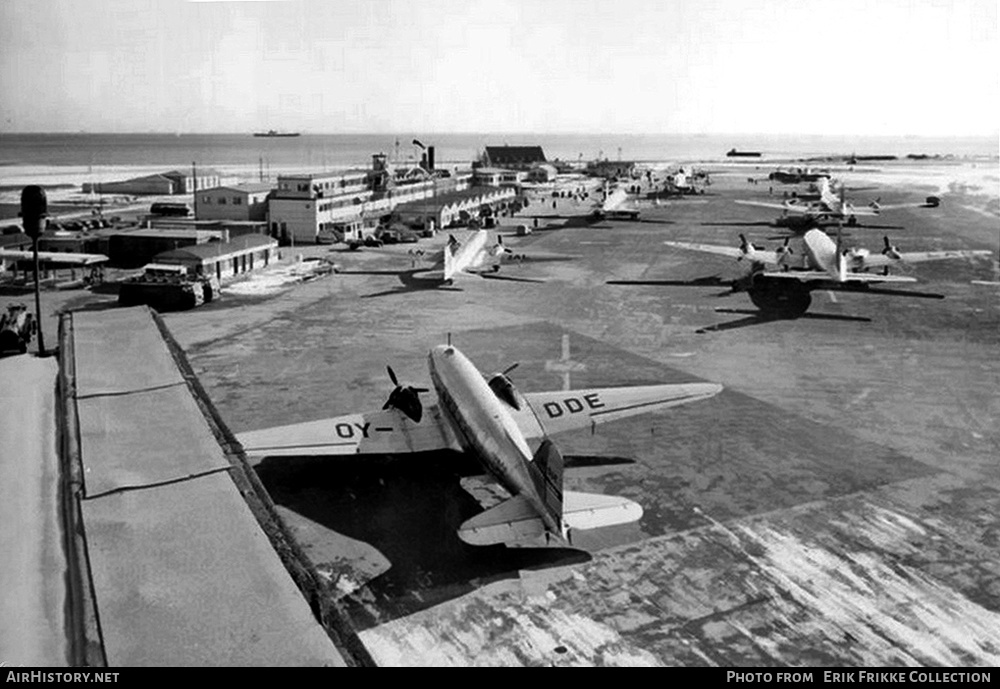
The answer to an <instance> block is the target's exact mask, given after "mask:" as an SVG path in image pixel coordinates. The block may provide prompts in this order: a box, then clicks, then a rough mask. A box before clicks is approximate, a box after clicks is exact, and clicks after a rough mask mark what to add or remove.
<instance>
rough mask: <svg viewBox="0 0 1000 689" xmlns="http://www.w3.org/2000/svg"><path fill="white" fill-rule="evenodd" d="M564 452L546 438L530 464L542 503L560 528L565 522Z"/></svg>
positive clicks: (532, 477) (532, 476)
mask: <svg viewBox="0 0 1000 689" xmlns="http://www.w3.org/2000/svg"><path fill="white" fill-rule="evenodd" d="M564 466H565V460H563V456H562V453H560V452H559V449H558V448H557V447H556V446H555V444H554V443H553V442H552V441H551V440H548V439H546V440H544V441H543V442H542V444H541V445H540V446H539V447H538V451H537V452H535V456H534V457H532V459H531V462H530V463H529V464H528V467H529V471H530V472H531V479H532V481H533V482H534V484H535V488H536V490H537V491H538V494H539V495H540V496H541V497H542V503H543V504H544V505H545V509H546V511H547V512H548V513H549V516H551V517H552V518H553V519H554V520H555V521H556V523H557V524H558V525H559V528H560V529H562V524H563V518H562V517H563V468H564Z"/></svg>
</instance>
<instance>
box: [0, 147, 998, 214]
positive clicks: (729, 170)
mask: <svg viewBox="0 0 1000 689" xmlns="http://www.w3.org/2000/svg"><path fill="white" fill-rule="evenodd" d="M682 163H683V164H686V165H693V166H696V167H699V168H703V169H706V170H709V171H711V172H712V174H714V175H733V176H737V177H739V176H747V177H756V178H762V177H766V175H767V173H769V172H770V171H773V170H774V169H776V168H779V167H789V164H787V163H783V162H780V161H767V160H760V161H753V162H752V163H751V162H739V163H733V162H730V161H718V160H706V161H661V162H657V163H646V164H644V167H648V168H652V169H666V168H670V167H673V166H677V165H679V164H682ZM792 166H793V167H794V165H792ZM350 167H357V166H342V167H338V168H327V169H328V170H332V169H348V168H350ZM817 167H823V166H817ZM170 169H172V168H170V167H169V166H166V165H155V164H149V165H106V166H85V165H66V166H43V165H8V166H3V167H0V187H3V188H5V190H4V191H0V203H4V204H16V203H18V202H19V200H20V188H21V187H23V186H26V185H29V184H37V185H40V186H42V187H45V188H46V191H47V194H48V198H49V202H50V203H53V202H54V203H61V204H70V205H73V206H79V207H80V208H81V209H84V210H89V209H90V208H91V207H92V206H93V205H96V204H97V203H98V202H99V201H101V200H102V199H100V197H99V196H98V195H97V194H85V193H84V192H83V191H82V185H83V184H86V183H99V182H114V181H121V180H126V179H130V178H133V177H140V176H144V175H152V174H157V173H162V172H167V171H168V170H170ZM215 169H217V170H218V171H219V172H220V173H221V174H222V176H223V177H224V178H227V179H229V180H232V182H233V183H237V182H255V181H259V178H260V170H259V168H258V167H257V166H251V165H243V166H225V167H219V168H215ZM321 169H322V168H315V170H317V171H319V170H321ZM830 169H831V170H832V171H833V174H834V176H835V177H836V178H839V179H844V180H847V181H848V182H849V183H854V184H858V183H863V184H880V185H889V186H894V187H911V188H919V189H921V190H926V191H927V193H931V194H936V195H943V194H947V193H963V194H970V195H976V196H979V195H985V196H987V197H991V198H1000V160H997V159H989V160H987V159H942V160H932V161H902V160H901V161H896V162H889V163H885V164H882V165H879V166H878V167H873V166H867V165H866V166H859V167H856V168H853V169H852V168H844V166H831V167H830ZM302 171H303V168H302V167H300V166H292V167H287V168H275V167H271V168H268V169H267V170H266V173H269V175H270V178H271V179H272V180H274V179H276V178H277V176H278V175H279V174H290V173H296V172H302ZM779 188H782V187H779ZM787 188H792V187H787ZM158 198H159V197H156V196H134V195H123V194H106V195H104V198H103V203H104V204H105V208H108V207H111V208H114V207H120V206H123V205H126V204H135V203H145V202H147V201H148V202H150V203H151V202H152V201H154V200H157V199H158ZM164 198H168V199H169V198H173V199H178V198H183V195H178V196H174V197H164Z"/></svg>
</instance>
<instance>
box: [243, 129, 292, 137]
mask: <svg viewBox="0 0 1000 689" xmlns="http://www.w3.org/2000/svg"><path fill="white" fill-rule="evenodd" d="M253 135H254V136H299V132H279V131H277V130H274V129H268V130H267V131H266V132H254V133H253Z"/></svg>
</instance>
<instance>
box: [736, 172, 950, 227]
mask: <svg viewBox="0 0 1000 689" xmlns="http://www.w3.org/2000/svg"><path fill="white" fill-rule="evenodd" d="M817 190H818V191H817V195H818V200H817V201H815V202H812V203H803V202H801V201H799V200H798V199H794V198H793V199H789V200H787V201H783V202H782V203H771V202H769V201H745V200H738V201H736V203H739V204H742V205H744V206H759V207H760V208H773V209H775V210H780V211H781V212H782V216H787V215H789V214H792V215H801V216H805V217H807V218H809V220H810V221H824V220H834V221H837V222H843V223H844V224H846V225H856V224H857V222H858V217H859V216H868V217H870V216H875V215H879V214H880V213H881V212H882V211H887V210H894V209H897V208H937V207H938V206H939V205H941V199H939V198H938V197H937V196H928V197H927V199H926V200H925V201H924V202H923V203H899V204H894V205H890V206H886V205H881V204H879V202H878V201H877V200H876V201H872V202H871V203H870V204H868V205H867V206H856V205H854V204H853V203H849V202H848V201H847V200H846V199H845V194H846V191H847V189H846V187H845V186H844V185H841V186H840V192H839V194H838V193H836V192H834V190H833V187H832V186H831V184H830V180H829V178H827V177H823V178H821V179H820V180H819V181H818V183H817Z"/></svg>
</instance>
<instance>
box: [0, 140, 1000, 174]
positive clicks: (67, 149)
mask: <svg viewBox="0 0 1000 689" xmlns="http://www.w3.org/2000/svg"><path fill="white" fill-rule="evenodd" d="M414 139H418V140H419V141H421V142H422V143H423V144H425V145H427V146H430V145H433V146H434V147H435V152H436V159H437V161H438V163H439V164H440V165H448V166H452V165H462V166H467V165H468V164H469V163H470V162H471V161H472V160H474V159H475V158H476V157H477V156H478V154H479V153H480V152H481V151H482V150H483V148H484V147H485V146H486V145H503V144H509V145H512V146H513V145H539V146H541V147H542V148H543V150H544V152H545V155H546V157H547V158H549V159H550V160H551V159H557V158H558V159H561V160H565V161H570V162H577V161H588V160H594V159H597V158H608V159H611V160H635V161H643V162H656V161H664V162H675V161H685V160H725V159H726V157H725V154H726V151H728V150H730V149H731V148H737V149H738V150H752V151H761V152H762V153H763V154H764V157H765V159H768V158H770V159H779V158H808V157H816V156H833V155H849V154H852V153H853V154H856V155H895V156H906V155H908V154H928V155H951V156H955V157H958V158H969V157H972V158H979V157H988V158H996V157H997V155H998V150H1000V142H998V139H997V138H995V137H956V138H948V137H903V136H899V137H886V136H879V137H850V136H775V135H748V134H740V135H718V134H710V135H679V134H649V135H625V134H607V135H599V134H531V133H524V134H489V133H483V134H406V135H402V134H400V135H392V134H360V135H358V134H303V135H302V136H298V137H289V138H261V137H254V136H252V135H250V134H178V135H174V134H0V178H2V177H3V176H4V168H8V171H10V168H11V167H54V166H74V167H81V166H82V167H98V168H100V167H110V166H114V167H120V166H129V167H131V166H150V165H151V166H163V167H164V169H169V168H172V167H185V168H186V167H189V166H190V165H191V164H192V163H197V164H198V165H207V166H213V167H219V168H223V169H225V168H236V169H242V170H249V169H253V170H257V169H258V168H264V169H265V170H267V169H272V168H273V169H284V170H287V169H292V168H299V169H302V170H315V169H338V168H345V167H368V166H369V165H370V164H371V156H372V154H373V153H386V154H388V155H389V157H390V159H394V160H399V161H407V160H415V159H416V158H417V156H419V154H420V149H419V148H418V147H417V146H416V145H415V144H413V143H412V142H413V140H414Z"/></svg>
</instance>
